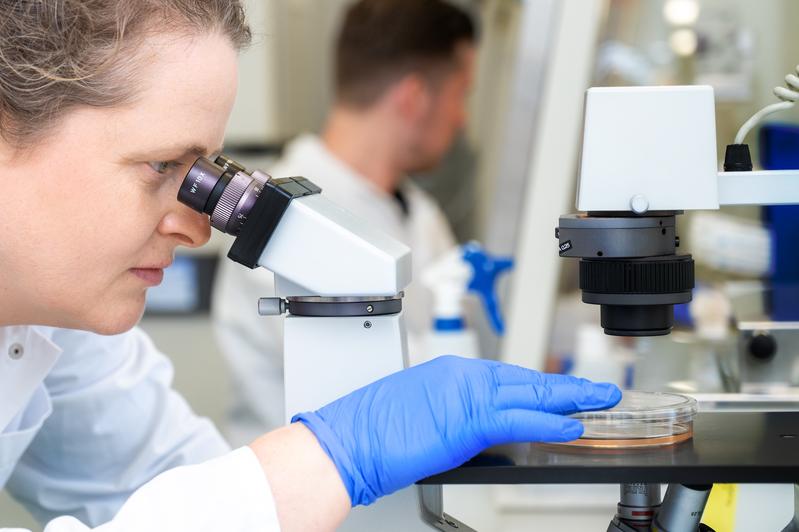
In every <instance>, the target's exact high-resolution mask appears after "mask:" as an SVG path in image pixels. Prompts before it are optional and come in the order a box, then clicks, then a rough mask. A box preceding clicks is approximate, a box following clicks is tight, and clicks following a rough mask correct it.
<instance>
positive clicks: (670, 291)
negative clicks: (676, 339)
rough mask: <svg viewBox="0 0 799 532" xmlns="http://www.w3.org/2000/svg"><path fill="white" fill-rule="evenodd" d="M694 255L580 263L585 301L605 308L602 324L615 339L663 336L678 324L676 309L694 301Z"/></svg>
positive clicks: (593, 260)
mask: <svg viewBox="0 0 799 532" xmlns="http://www.w3.org/2000/svg"><path fill="white" fill-rule="evenodd" d="M693 287H694V261H693V259H692V258H691V256H690V255H667V256H662V257H647V258H628V259H582V260H581V261H580V289H581V290H582V291H583V301H584V302H586V303H593V304H596V305H600V307H601V311H600V312H601V324H602V328H603V329H604V330H605V333H606V334H609V335H613V336H662V335H666V334H669V333H670V332H671V329H672V327H673V326H674V305H676V304H680V303H687V302H689V301H691V290H692V289H693Z"/></svg>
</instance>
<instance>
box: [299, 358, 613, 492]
mask: <svg viewBox="0 0 799 532" xmlns="http://www.w3.org/2000/svg"><path fill="white" fill-rule="evenodd" d="M620 399H621V392H620V391H619V389H618V388H617V387H616V386H614V385H613V384H607V383H602V384H594V383H592V382H590V381H588V380H585V379H578V378H575V377H570V376H566V375H550V374H545V373H539V372H537V371H533V370H530V369H526V368H522V367H519V366H512V365H508V364H503V363H501V362H495V361H490V360H473V359H465V358H459V357H455V356H444V357H439V358H437V359H435V360H432V361H430V362H427V363H426V364H422V365H419V366H415V367H412V368H409V369H406V370H404V371H400V372H397V373H394V374H392V375H389V376H387V377H385V378H383V379H381V380H379V381H377V382H374V383H372V384H369V385H368V386H365V387H363V388H360V389H359V390H356V391H354V392H352V393H350V394H349V395H346V396H344V397H342V398H341V399H338V400H336V401H333V402H332V403H330V404H329V405H327V406H324V407H322V408H320V409H319V410H317V411H316V412H306V413H303V414H299V415H296V416H294V418H293V419H292V420H291V421H292V423H293V422H296V421H299V422H302V423H303V424H305V425H306V426H307V427H308V428H309V429H310V430H311V431H312V432H313V433H314V434H315V435H316V438H317V439H318V440H319V443H320V444H321V446H322V448H323V449H324V450H325V452H326V453H327V454H328V456H330V458H331V459H332V460H333V462H334V463H335V465H336V467H337V468H338V471H339V474H340V475H341V479H342V480H343V482H344V485H345V487H346V488H347V492H348V493H349V496H350V500H351V502H352V505H353V506H356V505H360V504H364V505H365V504H371V503H372V502H374V501H375V500H376V499H378V498H379V497H382V496H384V495H388V494H389V493H392V492H394V491H396V490H398V489H401V488H404V487H406V486H409V485H411V484H413V483H414V482H416V481H417V480H420V479H422V478H425V477H428V476H430V475H434V474H436V473H440V472H442V471H447V470H449V469H452V468H453V467H457V466H459V465H461V464H462V463H464V462H466V461H467V460H469V459H470V458H472V457H473V456H475V455H476V454H477V453H479V452H480V451H482V450H484V449H486V448H487V447H491V446H493V445H499V444H503V443H516V442H563V441H570V440H574V439H576V438H579V437H580V436H581V435H582V433H583V427H582V425H581V424H580V422H579V421H577V420H575V419H571V418H568V417H565V416H566V415H568V414H572V413H574V412H579V411H583V410H600V409H603V408H609V407H611V406H613V405H615V404H616V403H618V402H619V400H620Z"/></svg>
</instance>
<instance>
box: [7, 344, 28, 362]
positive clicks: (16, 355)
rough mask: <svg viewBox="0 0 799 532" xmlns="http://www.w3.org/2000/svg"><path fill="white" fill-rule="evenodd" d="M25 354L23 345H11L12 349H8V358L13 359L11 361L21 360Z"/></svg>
mask: <svg viewBox="0 0 799 532" xmlns="http://www.w3.org/2000/svg"><path fill="white" fill-rule="evenodd" d="M24 354H25V348H24V347H22V344H11V347H9V348H8V356H9V357H11V360H19V359H20V358H22V355H24Z"/></svg>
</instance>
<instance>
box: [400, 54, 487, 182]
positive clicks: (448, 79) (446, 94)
mask: <svg viewBox="0 0 799 532" xmlns="http://www.w3.org/2000/svg"><path fill="white" fill-rule="evenodd" d="M475 55H476V50H475V47H474V45H472V44H470V43H466V42H464V43H461V44H460V45H459V46H458V48H457V52H456V66H455V67H454V68H452V69H450V70H448V71H446V73H444V74H443V75H442V76H441V78H440V79H439V80H437V82H436V83H430V84H429V87H428V92H429V103H430V105H429V106H427V108H426V111H425V112H424V113H423V115H422V116H421V117H420V119H419V120H418V121H417V123H416V127H415V128H414V129H415V131H414V135H413V137H414V139H413V141H412V146H413V148H412V150H411V156H410V157H409V161H408V163H409V164H408V166H409V168H407V171H408V172H410V173H413V172H420V171H425V170H429V169H430V168H432V167H434V166H436V165H437V164H438V163H439V162H441V159H443V157H444V155H446V153H447V151H449V148H450V146H451V145H452V142H453V140H454V139H455V136H456V135H457V134H458V133H459V132H460V131H461V130H462V129H463V128H464V126H465V125H466V119H467V112H466V107H467V105H466V104H467V99H468V95H469V90H470V89H471V86H472V78H473V77H474V63H475Z"/></svg>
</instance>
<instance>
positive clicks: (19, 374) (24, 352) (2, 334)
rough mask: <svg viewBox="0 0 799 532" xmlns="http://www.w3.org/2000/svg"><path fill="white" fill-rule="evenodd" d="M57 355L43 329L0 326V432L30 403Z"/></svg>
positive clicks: (47, 334) (56, 348)
mask: <svg viewBox="0 0 799 532" xmlns="http://www.w3.org/2000/svg"><path fill="white" fill-rule="evenodd" d="M60 355H61V348H60V347H58V346H57V345H56V344H54V343H53V341H52V340H51V338H50V334H49V330H48V329H47V328H39V327H34V326H28V325H22V326H8V327H0V394H2V395H1V396H0V433H2V432H3V431H4V430H5V429H6V428H7V427H8V425H9V424H10V423H11V421H12V420H13V419H14V418H15V416H17V415H18V414H19V413H20V412H21V411H22V410H23V409H24V408H25V406H26V405H27V404H28V403H29V402H30V400H31V397H33V394H34V392H35V391H36V389H37V388H38V387H39V385H40V384H41V383H42V381H44V379H45V377H46V376H47V374H48V373H50V370H51V369H52V368H53V366H54V365H55V363H56V361H57V360H58V357H59V356H60Z"/></svg>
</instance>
